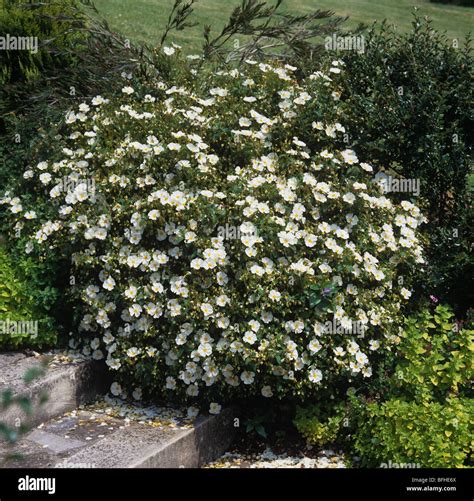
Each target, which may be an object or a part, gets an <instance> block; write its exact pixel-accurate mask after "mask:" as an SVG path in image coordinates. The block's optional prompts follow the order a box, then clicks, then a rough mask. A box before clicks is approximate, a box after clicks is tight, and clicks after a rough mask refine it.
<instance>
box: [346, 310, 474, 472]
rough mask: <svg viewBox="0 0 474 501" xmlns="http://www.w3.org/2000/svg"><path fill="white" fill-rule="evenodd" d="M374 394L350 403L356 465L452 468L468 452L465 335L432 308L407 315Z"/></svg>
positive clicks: (469, 373) (470, 351) (472, 359)
mask: <svg viewBox="0 0 474 501" xmlns="http://www.w3.org/2000/svg"><path fill="white" fill-rule="evenodd" d="M395 361H396V362H395V366H394V368H393V369H392V373H391V375H390V376H389V377H388V378H386V379H385V388H384V391H383V392H382V394H380V393H381V392H380V391H379V388H377V393H378V395H375V394H371V392H369V393H368V394H366V395H365V396H359V397H355V396H354V395H352V396H351V398H350V401H351V402H350V403H351V405H350V407H351V410H350V415H351V433H352V440H353V447H354V450H355V452H356V453H357V454H359V455H360V456H361V459H362V464H363V465H364V466H380V465H381V463H388V461H392V463H410V464H413V463H414V464H419V465H420V466H423V467H438V468H439V467H443V468H449V467H460V466H462V465H464V464H469V462H470V461H471V459H470V458H471V455H472V448H473V443H472V431H473V422H474V413H473V411H474V404H473V402H474V401H473V399H472V387H471V381H472V379H473V370H474V346H473V331H472V330H470V329H468V328H460V327H459V326H458V325H457V324H456V323H454V322H453V314H452V311H451V310H450V309H449V308H447V307H444V306H438V307H437V308H436V309H435V311H434V312H433V313H430V312H429V311H422V312H420V313H418V314H417V315H414V316H412V317H409V318H407V320H406V322H405V327H404V330H403V334H402V336H401V342H400V345H399V347H398V349H397V354H396V357H395Z"/></svg>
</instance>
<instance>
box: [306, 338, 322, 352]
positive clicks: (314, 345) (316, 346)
mask: <svg viewBox="0 0 474 501" xmlns="http://www.w3.org/2000/svg"><path fill="white" fill-rule="evenodd" d="M308 348H309V350H310V351H311V352H313V353H317V352H318V351H319V350H320V349H321V343H320V342H319V341H318V340H317V339H312V340H311V341H310V343H309V345H308Z"/></svg>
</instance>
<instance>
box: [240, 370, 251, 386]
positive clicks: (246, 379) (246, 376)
mask: <svg viewBox="0 0 474 501" xmlns="http://www.w3.org/2000/svg"><path fill="white" fill-rule="evenodd" d="M240 379H241V380H242V382H243V383H244V384H252V383H253V382H254V380H255V373H254V372H251V371H244V372H242V374H241V375H240Z"/></svg>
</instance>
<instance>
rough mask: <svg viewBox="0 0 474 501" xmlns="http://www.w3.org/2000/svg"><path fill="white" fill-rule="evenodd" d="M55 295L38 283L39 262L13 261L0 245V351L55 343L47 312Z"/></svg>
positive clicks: (47, 286) (39, 274)
mask: <svg viewBox="0 0 474 501" xmlns="http://www.w3.org/2000/svg"><path fill="white" fill-rule="evenodd" d="M27 276H29V277H30V280H31V281H30V280H28V279H27V278H26V277H27ZM55 292H56V291H55V290H54V289H53V288H52V287H50V286H49V284H48V282H47V281H46V283H45V281H44V280H41V265H40V264H39V263H37V262H35V260H33V259H32V258H29V259H27V260H22V261H16V262H13V260H12V259H11V257H10V256H9V255H8V254H7V252H6V249H5V248H4V247H3V246H2V245H0V327H1V328H0V349H6V348H14V349H18V348H23V347H29V348H38V347H45V346H52V345H53V344H54V342H55V341H56V336H55V331H54V322H53V320H52V318H51V317H50V316H49V315H48V314H47V311H48V310H49V307H50V306H51V304H52V303H54V301H55V299H56V294H55Z"/></svg>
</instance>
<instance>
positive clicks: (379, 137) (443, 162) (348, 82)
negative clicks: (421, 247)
mask: <svg viewBox="0 0 474 501" xmlns="http://www.w3.org/2000/svg"><path fill="white" fill-rule="evenodd" d="M340 55H341V56H342V57H343V59H344V61H345V63H346V68H345V71H344V72H343V77H342V85H343V93H342V96H341V99H342V101H343V102H344V106H345V113H344V115H343V117H344V118H343V120H342V119H341V120H342V121H343V123H344V125H345V126H346V129H347V130H348V133H349V136H350V142H351V143H352V145H353V147H354V149H355V150H356V151H357V152H360V153H361V154H363V156H364V158H367V159H369V160H371V161H372V162H373V163H374V165H375V166H376V167H377V168H378V169H383V170H384V171H386V172H389V173H391V174H392V175H393V176H398V177H404V178H408V179H419V180H420V188H421V194H420V197H419V199H418V200H415V201H416V202H417V203H419V202H420V200H421V202H422V204H423V205H424V206H425V214H426V215H427V217H428V224H427V225H426V233H427V235H428V237H429V245H428V249H427V256H428V258H429V269H428V273H427V274H426V276H425V277H423V278H422V281H423V286H422V289H423V292H424V293H426V294H435V295H438V296H440V298H441V300H442V301H444V302H446V301H448V302H449V303H450V304H452V305H453V306H456V307H457V309H458V311H459V312H460V313H464V312H465V311H466V309H467V308H468V307H469V306H470V305H472V304H473V303H474V300H473V299H474V298H473V290H474V288H473V287H472V284H471V283H469V279H468V277H469V276H471V277H472V276H473V272H474V266H473V260H472V257H471V255H472V251H471V246H472V236H473V235H472V224H471V222H472V216H473V213H472V208H471V201H472V194H470V193H469V191H468V176H469V174H470V172H471V166H470V162H471V153H472V146H473V135H472V130H473V129H474V122H473V116H472V101H473V97H474V96H473V88H474V87H473V86H472V77H473V68H474V66H473V59H472V57H471V53H470V41H469V40H468V41H467V42H466V44H464V43H463V42H462V41H460V40H459V41H453V40H449V39H447V38H446V36H444V35H442V34H439V33H436V32H435V31H433V30H432V28H431V25H430V22H429V21H423V20H421V19H419V18H417V17H415V20H414V22H413V30H412V32H411V33H409V34H406V35H400V34H397V33H396V32H395V31H394V30H393V29H392V28H389V27H388V26H386V25H382V27H380V28H376V27H373V28H372V29H371V30H369V31H368V33H367V35H366V40H365V52H364V53H357V52H355V51H349V52H345V53H342V52H341V53H340ZM390 196H396V195H395V194H393V193H392V194H391V195H390Z"/></svg>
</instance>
